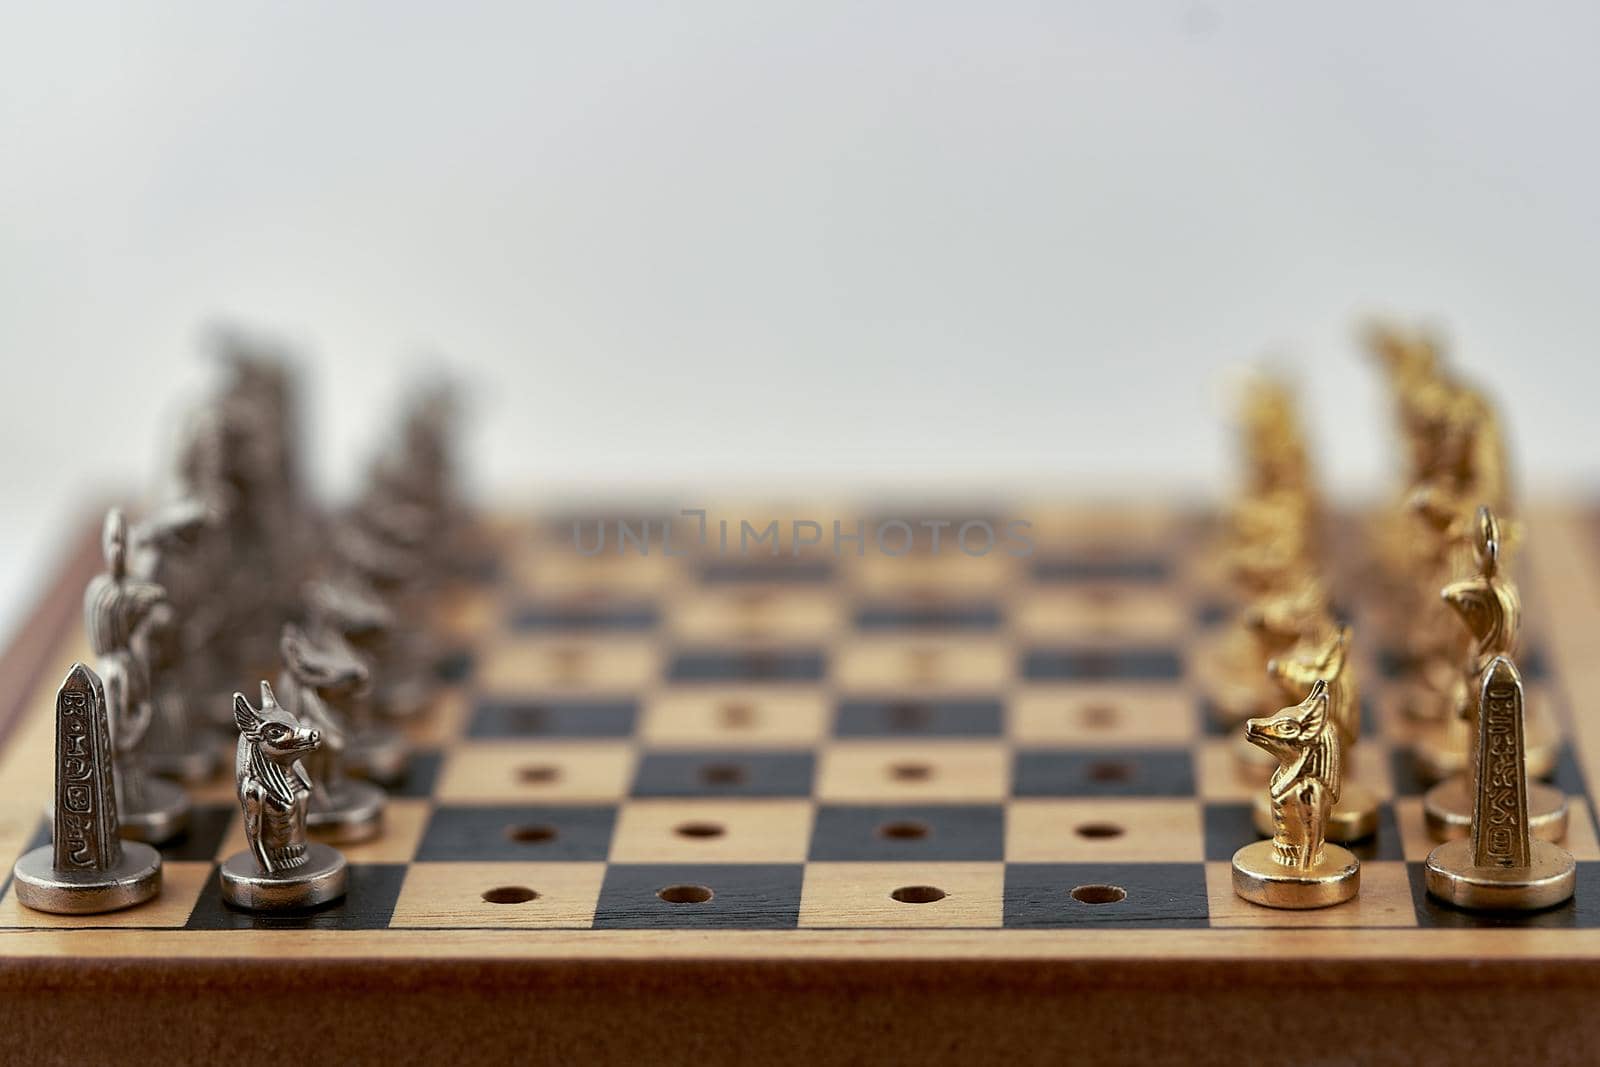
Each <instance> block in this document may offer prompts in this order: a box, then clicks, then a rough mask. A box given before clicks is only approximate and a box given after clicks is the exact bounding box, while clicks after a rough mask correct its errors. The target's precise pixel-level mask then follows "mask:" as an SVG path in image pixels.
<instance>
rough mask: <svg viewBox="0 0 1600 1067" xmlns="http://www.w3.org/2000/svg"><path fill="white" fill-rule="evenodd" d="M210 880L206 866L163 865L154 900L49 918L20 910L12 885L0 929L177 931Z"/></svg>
mask: <svg viewBox="0 0 1600 1067" xmlns="http://www.w3.org/2000/svg"><path fill="white" fill-rule="evenodd" d="M210 877H211V864H209V863H163V864H162V865H161V892H160V893H158V894H157V895H156V898H155V899H154V900H151V901H149V902H147V903H144V904H140V905H138V906H137V907H133V908H127V909H125V910H123V911H111V912H106V913H104V914H102V915H49V914H46V913H45V912H42V911H34V910H33V909H32V908H28V907H24V906H23V905H22V904H21V903H20V902H19V901H18V900H17V887H16V883H15V882H13V883H12V884H11V886H10V888H8V889H7V890H6V894H5V896H3V897H0V927H6V926H24V927H29V928H32V929H53V930H72V929H81V928H83V927H86V926H109V927H116V928H128V927H141V926H143V927H163V928H166V929H178V928H181V927H183V926H184V925H185V924H186V923H188V921H189V915H190V913H192V912H193V911H194V906H195V903H196V902H197V901H198V900H199V899H200V893H201V891H202V890H204V889H205V885H206V880H207V879H208V878H210Z"/></svg>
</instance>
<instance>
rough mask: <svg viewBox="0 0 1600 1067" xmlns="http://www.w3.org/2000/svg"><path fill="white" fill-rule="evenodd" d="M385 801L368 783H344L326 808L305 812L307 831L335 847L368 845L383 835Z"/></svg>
mask: <svg viewBox="0 0 1600 1067" xmlns="http://www.w3.org/2000/svg"><path fill="white" fill-rule="evenodd" d="M313 800H315V797H313ZM387 800H388V795H387V794H386V793H384V791H383V790H382V789H379V788H378V787H377V786H375V785H373V784H372V783H371V782H359V781H355V780H353V779H352V780H347V781H345V782H344V784H343V785H341V786H340V788H339V792H338V794H337V795H335V796H334V797H332V798H331V803H330V804H329V805H328V806H327V807H326V808H318V807H315V806H313V807H312V808H311V809H310V810H309V811H307V812H306V829H307V830H308V831H310V832H311V833H312V834H314V835H316V837H317V838H318V839H319V840H322V841H326V842H328V843H329V844H334V845H354V844H358V843H359V842H362V841H371V840H372V839H373V838H374V837H377V836H378V835H379V834H380V833H382V832H383V805H384V802H385V801H387Z"/></svg>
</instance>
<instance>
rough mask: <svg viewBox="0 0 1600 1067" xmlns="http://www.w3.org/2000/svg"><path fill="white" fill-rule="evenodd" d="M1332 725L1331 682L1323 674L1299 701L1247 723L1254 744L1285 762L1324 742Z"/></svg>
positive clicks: (1249, 735) (1248, 735)
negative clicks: (1330, 724) (1322, 677)
mask: <svg viewBox="0 0 1600 1067" xmlns="http://www.w3.org/2000/svg"><path fill="white" fill-rule="evenodd" d="M1328 728H1329V722H1328V683H1327V681H1325V680H1323V679H1320V678H1319V679H1318V680H1317V681H1316V682H1315V683H1314V684H1313V685H1312V687H1311V692H1310V693H1309V694H1308V695H1307V696H1306V698H1305V699H1304V700H1302V701H1301V702H1300V703H1299V704H1297V705H1295V706H1294V707H1289V708H1284V709H1283V710H1282V711H1279V712H1278V713H1277V714H1276V715H1273V716H1271V717H1270V718H1265V719H1251V720H1249V721H1248V722H1246V723H1245V727H1244V729H1245V737H1247V738H1248V739H1249V741H1250V743H1251V744H1252V745H1255V746H1256V747H1257V748H1261V749H1265V750H1266V751H1268V752H1270V753H1272V754H1273V755H1274V756H1276V757H1277V758H1278V762H1279V763H1280V764H1283V765H1284V766H1289V765H1292V764H1294V763H1295V762H1296V761H1298V760H1299V759H1300V758H1301V757H1302V756H1303V755H1304V754H1305V753H1306V752H1307V751H1309V750H1311V749H1313V748H1315V747H1317V746H1318V745H1320V744H1321V743H1323V741H1324V739H1325V737H1326V735H1327V734H1328V733H1329V729H1328Z"/></svg>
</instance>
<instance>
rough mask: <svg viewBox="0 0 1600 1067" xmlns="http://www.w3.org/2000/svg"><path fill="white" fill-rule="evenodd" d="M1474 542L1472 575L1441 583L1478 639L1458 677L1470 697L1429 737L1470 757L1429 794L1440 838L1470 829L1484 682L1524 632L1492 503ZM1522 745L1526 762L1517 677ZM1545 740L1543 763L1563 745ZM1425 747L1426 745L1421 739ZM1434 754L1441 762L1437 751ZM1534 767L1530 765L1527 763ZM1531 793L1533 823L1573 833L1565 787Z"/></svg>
mask: <svg viewBox="0 0 1600 1067" xmlns="http://www.w3.org/2000/svg"><path fill="white" fill-rule="evenodd" d="M1476 518H1477V522H1476V533H1475V537H1474V544H1473V550H1474V554H1475V556H1476V559H1477V573H1476V574H1475V575H1473V576H1472V577H1469V578H1463V579H1461V580H1459V581H1455V582H1451V583H1450V584H1449V585H1446V586H1445V587H1444V589H1443V590H1441V591H1440V597H1441V599H1442V600H1443V601H1444V602H1445V603H1446V604H1448V605H1449V606H1450V608H1451V611H1452V613H1453V614H1454V615H1455V616H1456V617H1457V618H1458V619H1459V620H1460V621H1461V623H1462V625H1463V626H1464V627H1465V629H1466V631H1467V633H1468V635H1469V636H1470V639H1471V645H1472V651H1471V654H1470V657H1468V661H1467V665H1466V668H1465V671H1464V673H1463V677H1462V680H1461V682H1460V683H1459V688H1460V691H1461V692H1462V693H1463V694H1471V697H1470V699H1464V700H1462V701H1461V703H1460V705H1459V707H1458V708H1457V714H1456V716H1455V718H1454V719H1453V720H1452V721H1451V722H1449V723H1446V724H1445V725H1444V727H1443V729H1442V730H1440V731H1438V732H1436V733H1435V734H1434V735H1432V736H1431V737H1429V738H1424V739H1423V740H1424V741H1429V740H1437V739H1439V738H1441V737H1442V738H1444V739H1445V740H1444V742H1442V743H1441V745H1440V747H1443V744H1449V745H1453V746H1459V747H1461V748H1463V749H1464V750H1465V751H1464V753H1463V756H1464V757H1465V758H1464V763H1465V765H1464V766H1463V767H1462V769H1461V771H1460V772H1459V773H1457V774H1454V775H1452V776H1450V777H1449V778H1446V779H1445V780H1444V781H1442V782H1440V783H1439V784H1438V785H1435V786H1434V787H1433V788H1432V789H1430V790H1429V791H1428V792H1427V794H1426V795H1425V796H1424V797H1423V800H1422V810H1423V814H1424V816H1425V819H1426V822H1427V825H1428V832H1429V834H1430V835H1432V836H1433V838H1434V839H1435V840H1437V841H1448V840H1451V839H1454V838H1460V837H1464V836H1466V834H1467V833H1468V831H1469V829H1470V827H1471V825H1472V813H1473V810H1474V808H1475V806H1476V799H1475V796H1474V791H1473V788H1472V783H1473V782H1474V781H1475V780H1476V777H1477V776H1478V775H1479V774H1480V773H1481V768H1480V767H1479V765H1478V764H1477V762H1476V757H1477V755H1478V753H1477V748H1476V746H1475V745H1473V744H1472V742H1473V741H1475V740H1476V735H1477V734H1478V732H1479V731H1480V729H1481V726H1480V724H1479V723H1478V722H1477V721H1476V720H1477V718H1478V715H1479V711H1480V708H1481V706H1482V701H1481V698H1480V695H1479V694H1478V687H1479V684H1480V683H1481V680H1482V678H1483V676H1484V672H1485V671H1487V670H1488V669H1489V666H1490V665H1491V664H1492V663H1494V662H1495V661H1496V660H1498V659H1501V658H1505V659H1506V660H1507V661H1508V662H1509V660H1510V657H1511V656H1513V655H1515V654H1516V647H1517V639H1518V636H1519V634H1520V631H1521V625H1522V598H1521V596H1520V594H1519V593H1518V592H1517V587H1516V584H1515V583H1514V582H1511V581H1510V580H1508V579H1506V578H1505V577H1503V576H1502V574H1501V567H1502V559H1503V547H1502V538H1501V533H1500V523H1499V520H1498V519H1497V518H1496V517H1495V514H1494V512H1493V511H1492V510H1490V509H1489V508H1487V507H1482V508H1479V509H1478V512H1477V516H1476ZM1517 701H1518V723H1517V732H1518V748H1519V750H1520V753H1521V756H1522V759H1523V763H1524V766H1525V768H1526V767H1527V765H1528V764H1529V763H1530V762H1531V761H1530V760H1529V759H1528V755H1527V754H1528V752H1529V751H1530V750H1531V749H1532V745H1531V744H1529V743H1528V742H1529V741H1531V740H1532V739H1531V738H1530V737H1529V736H1528V735H1529V734H1530V733H1532V730H1531V729H1529V728H1528V727H1527V724H1526V713H1525V709H1526V705H1525V702H1524V698H1523V693H1522V688H1521V681H1520V678H1519V680H1518V690H1517ZM1541 741H1542V747H1541V751H1542V752H1543V753H1544V755H1542V757H1541V763H1542V764H1545V765H1548V766H1550V767H1552V768H1553V765H1554V762H1555V755H1554V750H1555V748H1556V746H1555V745H1554V744H1551V743H1549V742H1548V741H1543V740H1542V739H1541ZM1419 748H1423V750H1424V751H1425V752H1426V751H1428V750H1427V749H1426V748H1425V747H1424V746H1419ZM1431 758H1432V759H1433V760H1434V761H1435V763H1437V762H1438V759H1439V756H1438V753H1437V752H1433V753H1432V754H1431ZM1528 769H1531V768H1528ZM1524 793H1525V797H1524V799H1525V805H1526V809H1527V811H1526V817H1527V822H1528V829H1529V831H1530V832H1531V833H1532V834H1533V835H1534V836H1536V837H1541V838H1544V839H1545V840H1548V841H1560V840H1562V839H1563V838H1565V837H1566V833H1567V798H1566V795H1565V794H1564V793H1562V792H1561V790H1559V789H1556V788H1554V787H1552V786H1548V785H1544V784H1542V783H1538V782H1535V783H1532V784H1530V785H1529V786H1528V787H1527V788H1526V790H1525V791H1524Z"/></svg>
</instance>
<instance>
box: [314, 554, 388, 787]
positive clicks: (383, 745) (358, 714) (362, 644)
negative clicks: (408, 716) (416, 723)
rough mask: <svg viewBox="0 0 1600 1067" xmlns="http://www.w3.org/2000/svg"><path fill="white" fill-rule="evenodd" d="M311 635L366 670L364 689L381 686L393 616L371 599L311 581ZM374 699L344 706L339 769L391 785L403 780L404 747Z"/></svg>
mask: <svg viewBox="0 0 1600 1067" xmlns="http://www.w3.org/2000/svg"><path fill="white" fill-rule="evenodd" d="M305 593H306V604H307V607H308V614H309V616H310V620H311V631H312V633H314V634H316V635H317V639H318V641H319V643H322V644H328V643H330V641H339V642H342V643H344V644H346V645H347V646H348V647H349V648H350V649H351V650H352V651H353V652H354V654H355V656H356V658H357V659H359V660H360V661H361V664H362V666H364V667H365V668H366V670H367V677H368V682H369V686H371V685H377V686H382V685H383V684H384V683H383V678H384V674H385V671H386V665H387V664H388V662H389V659H388V655H387V652H388V649H389V648H390V646H391V642H392V638H393V633H394V629H395V619H394V613H393V612H392V611H390V609H389V606H388V605H387V604H385V603H384V602H383V601H381V600H379V599H378V598H377V597H376V596H373V595H371V594H369V593H367V592H366V591H365V590H363V589H361V588H359V587H358V586H355V585H353V584H348V583H343V582H329V581H315V582H311V583H309V584H308V585H307V586H306V591H305ZM376 702H377V701H376V699H375V697H374V695H373V694H372V693H371V692H370V689H369V690H368V691H367V692H363V693H361V694H358V695H355V696H354V697H352V698H351V699H350V700H348V701H347V702H346V703H345V705H344V707H343V709H342V710H343V712H344V717H345V726H346V729H345V751H344V766H345V768H346V769H348V770H349V771H350V772H351V773H352V774H356V775H359V776H361V777H363V778H370V779H372V780H373V781H375V782H379V783H382V784H384V785H393V784H396V783H398V782H399V781H400V780H401V779H402V778H404V777H405V774H406V767H407V764H408V763H409V762H410V746H408V745H407V743H406V739H405V737H404V736H403V735H402V734H401V733H400V732H399V731H398V730H396V729H394V728H393V727H391V726H389V725H387V724H385V723H383V722H380V721H378V709H377V708H376V707H375V706H374V705H375V703H376Z"/></svg>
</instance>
